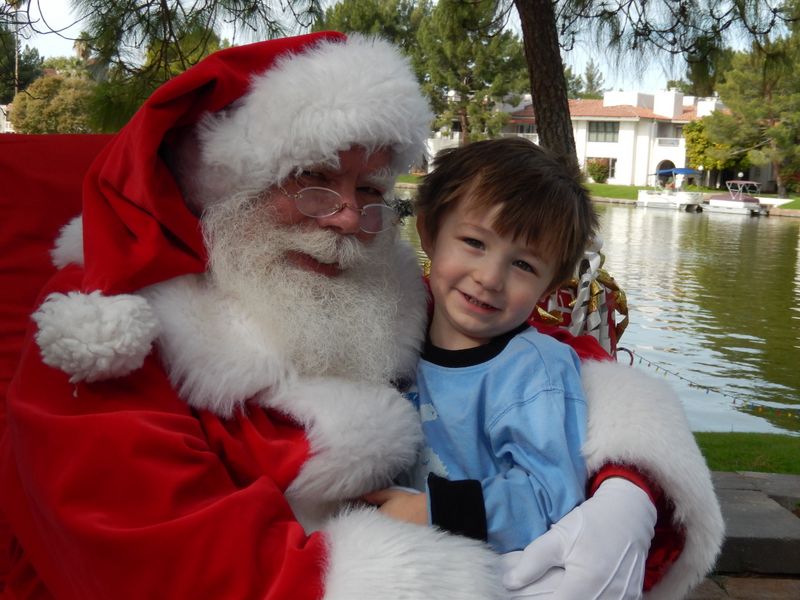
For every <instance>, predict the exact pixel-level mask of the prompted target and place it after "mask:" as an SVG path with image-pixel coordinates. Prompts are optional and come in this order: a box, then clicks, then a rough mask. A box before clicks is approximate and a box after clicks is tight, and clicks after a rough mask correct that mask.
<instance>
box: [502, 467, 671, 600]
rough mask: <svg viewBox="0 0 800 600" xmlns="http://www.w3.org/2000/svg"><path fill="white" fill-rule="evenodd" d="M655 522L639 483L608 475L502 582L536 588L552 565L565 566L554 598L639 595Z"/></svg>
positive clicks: (532, 545)
mask: <svg viewBox="0 0 800 600" xmlns="http://www.w3.org/2000/svg"><path fill="white" fill-rule="evenodd" d="M655 524H656V509H655V506H653V503H652V502H651V501H650V498H649V496H648V495H647V494H646V493H645V492H644V491H643V490H642V489H641V488H639V487H638V486H636V485H634V484H633V483H631V482H629V481H627V480H626V479H622V478H618V477H615V478H611V479H607V480H606V481H604V482H603V483H602V484H601V485H600V487H599V488H598V489H597V491H596V492H595V494H594V496H592V497H591V498H589V499H588V500H586V501H585V502H584V503H583V504H581V505H580V506H578V507H577V508H575V509H573V510H572V511H571V512H570V513H569V514H568V515H567V516H565V517H564V518H563V519H561V520H560V521H559V522H558V523H555V524H554V525H553V526H552V527H551V528H550V531H548V532H547V533H545V534H544V535H542V536H541V537H539V538H538V539H536V540H534V541H533V542H532V543H530V544H529V545H528V547H527V548H525V550H524V551H523V554H522V556H521V558H520V559H519V562H518V563H517V564H516V565H515V566H514V567H513V568H512V569H510V570H509V571H507V572H506V573H505V575H504V577H503V583H504V584H505V585H506V587H507V588H509V589H510V590H518V589H520V588H523V587H525V586H528V588H526V589H528V590H532V587H531V586H534V587H535V586H536V585H537V581H538V580H539V579H540V578H541V577H542V576H543V575H544V574H545V573H546V572H547V571H548V570H549V569H550V568H551V567H563V568H564V577H563V580H562V581H561V584H560V585H559V586H558V588H557V589H556V591H555V593H554V594H553V595H552V596H551V598H552V599H553V600H574V599H577V598H580V599H586V600H589V599H592V600H594V599H603V600H607V599H625V600H629V599H634V598H641V595H642V584H643V581H644V564H645V560H646V558H647V553H648V550H649V549H650V541H651V540H652V539H653V534H654V532H655V529H654V528H655Z"/></svg>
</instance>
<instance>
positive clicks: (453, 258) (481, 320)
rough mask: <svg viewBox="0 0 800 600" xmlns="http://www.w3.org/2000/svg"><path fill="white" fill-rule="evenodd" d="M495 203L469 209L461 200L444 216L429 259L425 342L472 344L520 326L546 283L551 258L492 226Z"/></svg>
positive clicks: (429, 243) (454, 346)
mask: <svg viewBox="0 0 800 600" xmlns="http://www.w3.org/2000/svg"><path fill="white" fill-rule="evenodd" d="M499 210H500V207H499V206H495V207H494V208H493V209H490V210H482V209H472V208H471V207H470V204H469V202H468V201H461V202H459V203H458V204H457V206H455V207H454V208H453V209H452V210H451V211H450V212H449V213H447V214H446V215H445V217H444V218H443V220H442V223H441V225H440V227H439V233H438V235H437V236H436V239H435V240H429V239H425V237H426V236H425V235H424V234H423V235H422V238H423V239H422V245H423V248H424V250H425V251H426V252H427V253H428V256H429V257H430V258H431V274H430V284H431V292H432V294H433V298H434V314H433V319H432V321H431V327H430V339H431V343H433V344H434V345H435V346H438V347H440V348H444V349H447V350H462V349H465V348H474V347H476V346H481V345H483V344H486V343H488V342H489V341H490V340H491V339H492V338H494V337H496V336H498V335H501V334H503V333H506V332H508V331H511V330H512V329H514V328H515V327H517V326H518V325H521V324H522V323H524V322H525V320H526V319H527V318H528V316H529V315H530V313H531V311H532V310H533V308H534V306H535V305H536V302H537V301H538V300H539V298H541V297H542V296H543V295H544V294H545V293H546V292H547V291H548V290H549V289H550V287H551V284H552V280H553V275H554V274H555V268H556V266H555V262H554V261H553V260H551V259H548V258H545V257H543V256H541V255H540V254H538V253H537V251H536V248H535V247H534V246H531V245H528V244H527V243H526V241H525V240H524V239H512V238H511V237H510V236H501V235H500V234H498V233H497V232H496V231H495V230H494V228H493V227H492V225H493V223H494V219H495V216H496V215H497V213H498V212H499Z"/></svg>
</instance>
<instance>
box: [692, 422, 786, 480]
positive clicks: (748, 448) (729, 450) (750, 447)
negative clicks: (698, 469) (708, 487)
mask: <svg viewBox="0 0 800 600" xmlns="http://www.w3.org/2000/svg"><path fill="white" fill-rule="evenodd" d="M694 436H695V439H696V440H697V445H698V446H700V451H701V452H702V453H703V456H704V457H705V459H706V462H707V463H708V467H709V468H710V469H711V470H712V471H760V472H762V473H785V474H790V475H800V437H798V436H793V435H783V434H774V433H718V432H707V431H698V432H695V433H694Z"/></svg>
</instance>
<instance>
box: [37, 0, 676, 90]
mask: <svg viewBox="0 0 800 600" xmlns="http://www.w3.org/2000/svg"><path fill="white" fill-rule="evenodd" d="M70 5H71V2H69V0H32V1H31V15H32V17H33V18H34V19H35V18H38V17H39V16H40V15H41V18H42V19H43V21H42V25H40V26H38V27H37V28H38V29H40V30H44V29H47V28H46V27H44V26H43V25H44V23H45V22H46V24H47V25H49V26H50V28H51V29H54V30H59V29H62V28H67V29H64V30H63V31H62V35H63V37H62V36H60V35H58V34H54V33H50V34H46V35H36V34H33V35H32V36H31V38H30V39H28V40H24V41H22V45H23V46H24V45H25V44H28V45H30V46H33V47H35V48H37V49H38V50H39V54H40V55H42V56H44V57H49V56H72V55H73V50H72V44H73V41H72V39H65V38H73V39H74V38H76V37H78V34H79V33H80V31H81V27H80V23H78V24H77V25H75V22H76V18H75V17H74V16H73V15H72V14H71V12H70ZM71 25H72V27H71V28H68V27H69V26H71ZM590 57H592V58H594V61H595V63H596V64H598V65H599V67H600V72H601V73H602V74H603V77H604V82H605V85H604V87H605V88H606V89H614V90H624V91H640V92H654V91H657V90H661V89H664V88H665V87H666V82H667V80H668V79H680V77H681V74H682V65H681V64H680V61H676V63H675V66H674V67H672V68H671V69H670V68H669V65H663V64H659V62H657V61H655V60H651V61H649V63H647V64H646V65H644V66H637V65H635V64H633V63H632V62H630V61H627V62H626V61H623V62H621V63H618V60H617V59H616V58H615V57H611V56H608V57H607V56H604V55H603V53H601V52H599V51H598V50H597V49H596V48H593V47H591V46H577V47H576V48H575V49H574V50H572V51H571V52H569V53H565V54H564V55H563V57H562V58H563V60H564V64H565V65H568V66H570V67H571V68H572V71H573V73H576V74H583V73H584V70H585V68H586V64H587V63H588V62H589V58H590Z"/></svg>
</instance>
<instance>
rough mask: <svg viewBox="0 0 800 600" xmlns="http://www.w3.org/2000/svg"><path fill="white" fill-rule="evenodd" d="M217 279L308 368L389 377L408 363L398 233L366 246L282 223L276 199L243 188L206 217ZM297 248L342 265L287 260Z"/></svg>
mask: <svg viewBox="0 0 800 600" xmlns="http://www.w3.org/2000/svg"><path fill="white" fill-rule="evenodd" d="M203 228H204V232H205V234H206V238H207V240H206V243H207V247H209V248H210V267H209V269H210V272H211V275H212V277H213V280H214V283H215V284H216V285H217V286H219V288H220V289H221V290H222V291H223V292H225V293H226V294H227V295H229V296H231V297H233V298H235V299H236V300H237V301H238V302H239V303H240V304H241V306H242V307H243V309H244V310H245V311H246V312H247V313H248V314H250V315H251V316H252V317H253V320H254V321H256V323H258V325H259V326H260V328H261V329H262V332H263V334H264V335H265V336H269V339H270V340H271V341H272V343H273V344H275V345H276V346H277V347H278V348H280V349H281V350H282V351H283V352H284V353H285V354H286V356H288V357H289V358H290V360H291V361H292V364H293V365H294V367H295V368H296V370H297V371H298V372H299V373H300V374H302V375H308V376H320V375H325V376H340V377H346V378H349V379H357V380H362V381H363V380H366V381H372V382H384V383H385V382H389V381H390V380H392V379H393V378H394V377H396V376H397V375H398V372H397V369H398V364H400V357H399V350H398V347H397V344H396V335H397V332H398V327H399V326H400V324H399V323H398V322H397V321H398V318H397V314H398V312H399V311H398V303H399V301H400V298H401V293H400V290H399V289H398V283H397V278H396V277H395V276H394V274H393V273H392V272H391V269H392V267H391V265H392V264H393V261H392V254H393V253H394V252H395V244H396V243H397V232H396V231H395V230H389V231H387V232H384V233H381V234H379V235H378V236H376V237H375V239H374V240H372V242H370V243H368V244H364V243H361V242H360V241H358V240H356V239H355V238H353V237H352V236H342V235H339V234H337V233H335V232H333V231H331V230H327V229H323V228H319V227H313V228H307V227H306V228H303V227H299V226H284V225H277V224H275V223H274V221H273V219H272V216H271V211H270V207H269V204H268V199H254V198H252V197H248V196H246V195H244V194H241V195H238V196H234V197H233V198H231V199H229V200H227V201H225V202H223V203H220V204H217V205H216V206H214V207H212V208H210V209H209V210H208V211H207V212H206V213H205V214H204V215H203ZM290 251H296V252H301V253H304V254H307V255H310V256H312V257H314V258H316V259H317V260H319V261H320V262H324V263H338V264H339V266H340V268H341V269H342V272H341V273H340V274H339V275H338V276H336V277H327V276H324V275H320V274H318V273H313V272H310V271H307V270H304V269H301V268H299V267H297V266H294V265H293V264H291V263H290V262H288V261H287V260H286V254H287V252H290Z"/></svg>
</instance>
